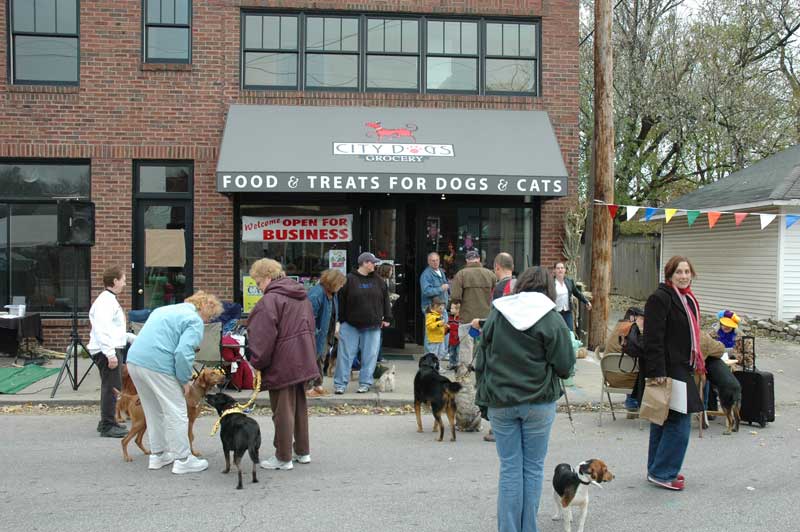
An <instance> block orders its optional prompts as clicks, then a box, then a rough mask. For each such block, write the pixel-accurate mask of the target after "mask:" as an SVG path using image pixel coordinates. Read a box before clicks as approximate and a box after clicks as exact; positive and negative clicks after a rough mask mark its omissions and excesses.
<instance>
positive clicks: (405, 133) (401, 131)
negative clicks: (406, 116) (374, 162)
mask: <svg viewBox="0 0 800 532" xmlns="http://www.w3.org/2000/svg"><path fill="white" fill-rule="evenodd" d="M365 125H366V126H367V127H371V128H373V129H374V130H375V135H377V136H378V141H380V142H383V138H384V137H388V138H390V139H398V138H400V137H408V138H410V139H411V141H412V142H417V140H416V139H415V138H414V131H416V130H417V125H416V124H406V127H405V128H402V127H401V128H397V129H386V128H385V127H383V126H381V123H380V122H367V123H366V124H365ZM367 136H371V135H370V132H368V133H367Z"/></svg>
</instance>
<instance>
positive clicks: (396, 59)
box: [367, 56, 418, 89]
mask: <svg viewBox="0 0 800 532" xmlns="http://www.w3.org/2000/svg"><path fill="white" fill-rule="evenodd" d="M367 87H368V88H370V89H417V88H418V84H417V58H416V57H401V56H369V57H368V58H367Z"/></svg>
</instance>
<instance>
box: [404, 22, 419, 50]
mask: <svg viewBox="0 0 800 532" xmlns="http://www.w3.org/2000/svg"><path fill="white" fill-rule="evenodd" d="M403 52H405V53H413V54H415V53H417V52H419V22H417V21H416V20H404V21H403Z"/></svg>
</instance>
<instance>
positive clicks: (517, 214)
mask: <svg viewBox="0 0 800 532" xmlns="http://www.w3.org/2000/svg"><path fill="white" fill-rule="evenodd" d="M532 224H533V210H532V209H530V208H526V207H499V208H486V209H482V208H478V207H443V208H440V209H437V210H436V212H435V213H430V214H428V216H427V217H426V223H425V253H426V255H427V253H430V252H432V251H436V252H438V253H439V255H440V257H441V265H442V268H444V270H445V273H446V274H447V277H448V278H452V277H453V276H454V275H455V274H456V272H457V271H458V270H460V269H461V268H463V267H464V264H465V262H466V261H465V259H464V255H465V254H466V253H467V251H471V250H475V251H478V252H479V253H480V255H481V261H482V263H483V265H484V266H486V267H487V268H489V269H491V268H492V265H493V262H494V257H495V256H496V255H497V254H498V253H500V252H501V251H505V252H508V253H511V255H512V256H513V257H514V266H515V270H516V272H521V271H522V270H524V269H525V267H526V266H530V264H531V244H532V241H533V237H532V230H533V225H532Z"/></svg>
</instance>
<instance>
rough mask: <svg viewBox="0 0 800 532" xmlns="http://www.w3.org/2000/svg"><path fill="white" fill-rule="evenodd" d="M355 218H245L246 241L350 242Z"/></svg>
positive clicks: (346, 216)
mask: <svg viewBox="0 0 800 532" xmlns="http://www.w3.org/2000/svg"><path fill="white" fill-rule="evenodd" d="M352 239H353V215H352V214H336V215H331V216H270V217H257V216H242V241H243V242H350V241H351V240H352Z"/></svg>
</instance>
